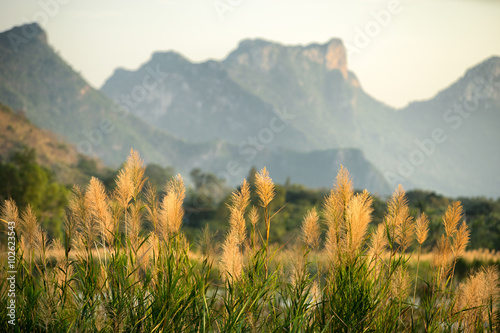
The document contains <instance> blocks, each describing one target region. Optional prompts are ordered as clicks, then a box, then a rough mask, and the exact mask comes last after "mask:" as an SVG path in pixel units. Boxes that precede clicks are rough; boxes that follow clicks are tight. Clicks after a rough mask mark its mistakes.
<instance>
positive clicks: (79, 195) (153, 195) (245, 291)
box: [0, 151, 500, 332]
mask: <svg viewBox="0 0 500 333" xmlns="http://www.w3.org/2000/svg"><path fill="white" fill-rule="evenodd" d="M252 182H253V183H254V185H255V192H256V193H257V201H256V202H255V201H252V195H255V193H251V192H253V191H252V188H253V186H251V185H250V183H249V182H246V181H243V183H242V185H241V187H240V188H239V189H237V190H236V191H235V192H233V193H232V194H231V197H230V200H229V206H228V210H229V228H228V230H227V232H226V233H225V234H224V241H223V244H222V252H218V251H217V249H216V246H214V241H213V234H212V233H211V232H210V231H209V229H208V228H205V229H204V231H203V233H202V238H201V239H200V241H199V244H200V248H201V251H200V253H199V254H196V253H193V252H192V250H193V249H192V248H190V246H189V243H188V241H187V239H186V237H185V236H184V234H183V232H182V230H181V223H182V221H183V218H184V214H185V211H184V208H183V201H184V198H185V195H186V191H185V185H184V181H183V180H182V178H181V177H180V176H176V177H174V178H172V179H171V180H169V181H168V182H167V184H166V186H165V191H164V193H161V194H159V193H158V191H157V190H156V188H155V186H152V185H151V184H147V182H146V179H145V168H144V166H143V162H142V160H141V159H140V158H139V156H138V154H137V153H136V152H135V151H131V155H130V157H129V158H128V160H127V162H126V163H125V165H124V166H123V168H122V169H121V170H120V171H119V173H118V175H117V177H116V184H115V187H114V188H113V190H111V191H109V190H106V189H105V187H104V184H103V183H102V182H101V181H100V180H98V179H97V178H92V179H91V180H90V182H89V184H88V186H87V187H86V188H85V189H81V188H79V187H78V186H75V187H74V189H73V193H72V194H71V197H70V199H69V203H68V207H67V212H66V217H65V223H64V238H63V240H59V239H55V240H53V241H48V238H47V236H46V233H45V231H44V230H43V228H42V227H41V225H40V223H39V220H38V219H37V217H36V215H35V213H34V211H33V209H32V208H31V206H27V208H25V209H23V210H22V211H21V213H19V211H18V208H17V206H16V204H15V203H14V201H12V200H7V201H5V202H4V204H3V207H2V216H1V218H2V220H3V221H5V222H6V226H7V230H15V233H16V235H17V237H16V238H17V246H16V249H15V252H16V263H15V264H16V269H17V276H16V319H15V320H14V322H15V324H16V325H15V326H12V325H10V324H9V323H8V321H9V319H10V318H9V317H8V316H7V314H8V312H7V311H8V310H7V307H6V306H7V302H8V301H10V297H9V296H8V289H9V286H8V284H7V280H6V274H7V268H6V267H4V266H2V270H1V275H2V276H1V277H0V303H1V304H0V317H1V319H2V320H1V324H0V325H2V326H1V327H2V330H3V331H7V330H12V329H14V331H17V332H62V331H63V332H200V331H201V332H243V331H245V332H277V331H281V332H325V331H329V332H437V331H440V332H441V331H450V332H452V331H453V332H470V331H481V332H482V331H484V332H493V331H494V330H496V329H498V327H499V323H498V309H499V305H500V304H499V301H500V286H499V279H500V276H499V272H498V267H497V266H488V267H483V268H480V269H478V270H477V271H474V272H472V273H470V275H469V277H468V278H467V279H465V280H464V281H463V282H462V283H461V284H459V285H456V284H454V283H453V281H454V274H455V266H456V263H457V261H458V259H459V258H460V257H461V255H462V254H463V250H464V249H465V246H466V245H467V242H468V237H469V232H468V228H467V225H466V224H465V222H463V208H462V206H461V204H460V203H459V202H453V203H451V204H450V205H449V206H448V207H447V208H446V210H445V212H444V214H443V227H444V230H445V233H443V234H442V235H441V238H440V239H439V242H438V244H437V247H436V248H435V249H434V250H433V255H432V256H433V261H432V263H431V268H432V269H431V270H428V273H427V274H425V275H424V274H422V271H419V270H418V268H417V270H416V271H414V270H412V269H411V267H410V265H409V261H410V259H413V260H414V258H415V256H414V254H413V253H412V252H410V251H409V249H410V248H411V245H412V244H413V243H414V239H415V235H416V237H417V240H418V244H417V245H416V246H418V249H419V252H418V256H417V259H416V260H417V267H418V263H419V262H420V247H421V245H422V243H424V242H425V241H426V236H427V220H426V218H425V217H423V215H422V216H418V217H417V220H416V221H415V219H414V216H413V215H412V212H411V209H410V207H409V205H408V200H407V197H406V193H405V191H404V190H403V189H402V187H399V188H398V189H397V190H396V191H395V192H394V194H393V196H392V197H391V198H390V199H389V201H388V205H387V209H386V212H385V215H384V218H383V221H382V222H381V223H379V224H378V225H377V226H376V228H369V225H370V224H371V223H372V214H373V204H372V198H371V196H370V194H369V193H368V192H367V191H363V192H355V191H354V190H353V188H352V182H351V180H350V176H349V173H348V172H347V170H346V169H343V168H341V170H340V172H339V174H338V176H337V180H336V183H335V186H334V188H333V189H332V190H331V191H329V192H328V193H327V195H326V196H325V198H324V200H323V201H322V203H319V204H318V205H317V208H318V210H320V212H321V214H317V213H316V209H311V210H309V211H308V212H307V214H305V216H304V219H303V221H302V222H303V223H302V227H301V230H302V233H303V235H302V237H300V239H299V238H297V239H296V241H294V242H290V243H289V244H288V245H286V246H285V245H284V244H271V243H270V242H269V241H268V235H270V231H272V230H273V228H275V227H276V226H275V221H276V217H277V216H279V215H280V214H281V211H282V210H283V209H282V207H278V206H274V205H273V202H274V200H278V197H279V191H278V189H277V187H276V185H275V184H274V183H273V181H272V179H271V178H270V176H269V174H268V173H267V170H266V169H265V168H264V169H263V170H261V171H259V172H257V173H256V177H255V178H254V179H252ZM254 203H256V204H257V205H254ZM320 221H321V222H323V223H324V224H325V225H326V228H327V234H326V236H325V237H324V241H323V240H322V239H319V238H320V232H319V231H320V229H319V223H320ZM8 222H11V223H10V224H9V223H8ZM12 222H13V223H14V224H15V225H16V227H15V229H14V228H11V229H8V228H9V226H11V225H13V223H12ZM262 225H263V227H264V229H262ZM248 226H250V228H247V227H248ZM259 226H261V228H260V229H259V228H258V227H259ZM261 229H262V230H263V231H264V232H260V230H261ZM301 240H302V241H301ZM292 243H293V244H292ZM2 253H3V254H5V251H2ZM2 260H3V261H4V262H6V260H7V258H6V257H5V255H4V256H3V258H2ZM414 281H415V282H414ZM412 290H414V291H413V292H412ZM417 291H418V293H417Z"/></svg>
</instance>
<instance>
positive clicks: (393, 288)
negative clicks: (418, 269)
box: [389, 266, 411, 302]
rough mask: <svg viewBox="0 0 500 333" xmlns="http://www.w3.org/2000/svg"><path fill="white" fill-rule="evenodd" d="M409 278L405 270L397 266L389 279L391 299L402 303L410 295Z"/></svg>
mask: <svg viewBox="0 0 500 333" xmlns="http://www.w3.org/2000/svg"><path fill="white" fill-rule="evenodd" d="M410 286H411V282H410V276H409V274H408V272H407V270H406V269H403V267H402V266H398V267H397V268H396V270H395V271H394V273H393V274H392V276H391V279H390V292H389V294H390V295H391V298H393V299H395V300H398V301H399V302H404V301H405V300H406V299H407V298H408V296H409V295H410Z"/></svg>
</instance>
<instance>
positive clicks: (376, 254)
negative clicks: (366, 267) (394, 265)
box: [369, 223, 387, 276]
mask: <svg viewBox="0 0 500 333" xmlns="http://www.w3.org/2000/svg"><path fill="white" fill-rule="evenodd" d="M386 248H387V234H386V229H385V225H384V224H383V223H379V225H378V226H377V230H376V231H375V232H374V233H372V235H371V240H370V252H369V253H370V271H371V272H372V274H374V276H378V275H379V273H380V269H381V266H380V264H381V263H382V262H381V255H382V254H383V253H384V251H385V249H386Z"/></svg>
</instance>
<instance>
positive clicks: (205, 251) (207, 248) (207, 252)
mask: <svg viewBox="0 0 500 333" xmlns="http://www.w3.org/2000/svg"><path fill="white" fill-rule="evenodd" d="M216 236H217V231H215V232H211V231H210V228H209V227H208V224H206V225H205V226H204V227H203V228H202V229H201V232H200V233H199V234H198V242H197V243H198V248H199V250H200V253H201V255H202V256H203V257H204V258H205V259H206V260H207V261H210V263H212V262H213V261H214V258H215V254H216V253H217V248H216V245H215V237H216Z"/></svg>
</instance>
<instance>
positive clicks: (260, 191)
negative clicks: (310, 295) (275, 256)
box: [255, 167, 275, 278]
mask: <svg viewBox="0 0 500 333" xmlns="http://www.w3.org/2000/svg"><path fill="white" fill-rule="evenodd" d="M255 186H256V187H257V195H258V196H259V199H260V205H261V206H262V207H263V208H264V223H265V227H266V243H265V244H264V249H265V253H266V262H265V265H264V270H265V276H266V278H267V273H268V269H269V267H268V265H269V231H270V230H271V218H270V217H269V207H268V205H269V203H270V202H271V201H272V200H273V198H274V196H275V189H274V183H273V180H272V179H271V178H270V177H269V172H267V169H266V168H265V167H264V168H263V169H262V170H261V171H260V172H257V173H256V174H255Z"/></svg>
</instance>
